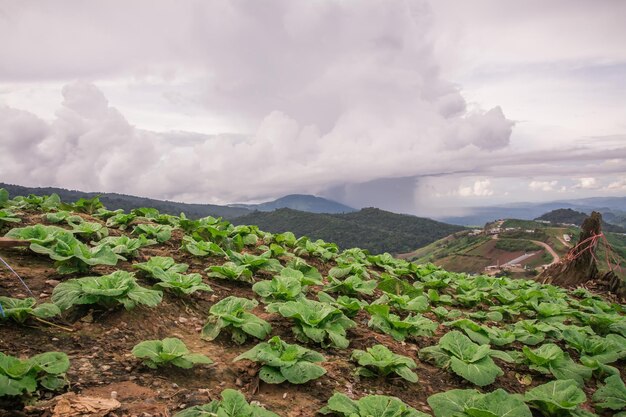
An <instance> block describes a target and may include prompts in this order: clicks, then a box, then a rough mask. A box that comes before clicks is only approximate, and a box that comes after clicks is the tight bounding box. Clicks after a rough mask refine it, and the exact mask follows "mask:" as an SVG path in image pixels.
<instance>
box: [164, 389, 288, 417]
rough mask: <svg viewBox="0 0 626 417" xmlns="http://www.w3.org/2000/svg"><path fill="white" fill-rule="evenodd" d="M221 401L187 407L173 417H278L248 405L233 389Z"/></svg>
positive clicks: (223, 393)
mask: <svg viewBox="0 0 626 417" xmlns="http://www.w3.org/2000/svg"><path fill="white" fill-rule="evenodd" d="M221 397H222V399H221V400H213V401H211V402H210V403H209V404H204V405H195V406H193V407H189V408H187V409H185V410H183V411H181V412H179V413H176V414H175V415H174V417H211V416H217V417H279V416H278V414H275V413H272V412H271V411H268V410H266V409H265V408H263V407H260V406H258V405H256V404H249V403H248V402H247V401H246V397H244V396H243V394H242V393H240V392H239V391H236V390H234V389H225V390H224V391H222V393H221Z"/></svg>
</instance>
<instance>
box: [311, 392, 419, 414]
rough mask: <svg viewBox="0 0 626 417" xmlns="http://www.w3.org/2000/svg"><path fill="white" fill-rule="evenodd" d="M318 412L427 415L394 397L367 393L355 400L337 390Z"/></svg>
mask: <svg viewBox="0 0 626 417" xmlns="http://www.w3.org/2000/svg"><path fill="white" fill-rule="evenodd" d="M320 413H322V414H332V415H336V416H344V417H386V416H394V417H428V414H424V413H422V412H420V411H417V410H416V409H414V408H412V407H409V406H408V405H406V404H405V403H403V402H402V401H400V400H399V399H397V398H395V397H388V396H385V395H367V396H365V397H362V398H360V399H358V400H356V401H355V400H352V399H350V398H348V397H347V396H346V395H344V394H340V393H338V392H336V393H334V394H333V396H332V397H330V399H329V400H328V404H327V405H326V407H324V408H322V409H321V410H320Z"/></svg>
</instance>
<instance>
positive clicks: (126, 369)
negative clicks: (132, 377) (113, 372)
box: [124, 366, 133, 372]
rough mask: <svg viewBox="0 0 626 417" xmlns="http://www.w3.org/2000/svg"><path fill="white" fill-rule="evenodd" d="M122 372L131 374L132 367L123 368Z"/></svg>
mask: <svg viewBox="0 0 626 417" xmlns="http://www.w3.org/2000/svg"><path fill="white" fill-rule="evenodd" d="M124 370H125V371H126V372H132V370H133V367H132V366H127V367H126V368H124Z"/></svg>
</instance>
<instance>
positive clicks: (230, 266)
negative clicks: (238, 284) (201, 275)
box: [206, 262, 254, 284]
mask: <svg viewBox="0 0 626 417" xmlns="http://www.w3.org/2000/svg"><path fill="white" fill-rule="evenodd" d="M206 272H207V273H208V275H209V276H210V277H213V278H220V279H225V280H229V281H243V282H249V283H251V284H252V283H254V278H253V277H252V271H251V270H250V269H249V268H248V266H247V265H236V264H235V263H234V262H225V263H224V264H223V265H213V266H210V267H208V268H207V269H206Z"/></svg>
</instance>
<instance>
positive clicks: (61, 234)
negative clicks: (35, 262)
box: [6, 225, 118, 274]
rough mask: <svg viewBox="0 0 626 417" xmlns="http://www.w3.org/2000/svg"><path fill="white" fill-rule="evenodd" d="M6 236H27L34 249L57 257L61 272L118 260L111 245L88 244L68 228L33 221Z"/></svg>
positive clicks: (83, 270)
mask: <svg viewBox="0 0 626 417" xmlns="http://www.w3.org/2000/svg"><path fill="white" fill-rule="evenodd" d="M6 236H7V237H13V238H17V239H24V240H28V241H29V242H30V249H31V250H32V251H33V252H36V253H40V254H44V255H48V256H49V257H50V258H51V259H53V260H54V261H56V262H55V266H56V267H57V271H58V272H59V273H60V274H72V273H75V272H87V271H88V270H89V267H90V266H94V265H111V266H112V265H116V264H117V261H118V257H117V255H115V253H113V251H112V250H111V248H109V247H105V246H99V247H95V248H91V247H89V246H87V245H85V244H84V243H82V242H80V241H79V240H78V239H76V238H75V237H74V235H73V234H72V233H71V232H69V231H67V230H65V229H61V228H60V227H56V226H43V225H35V226H28V227H23V228H18V229H12V230H10V231H9V232H8V233H7V234H6Z"/></svg>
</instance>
